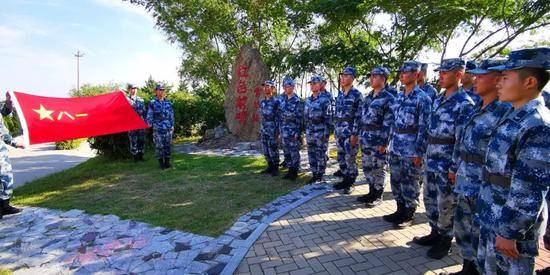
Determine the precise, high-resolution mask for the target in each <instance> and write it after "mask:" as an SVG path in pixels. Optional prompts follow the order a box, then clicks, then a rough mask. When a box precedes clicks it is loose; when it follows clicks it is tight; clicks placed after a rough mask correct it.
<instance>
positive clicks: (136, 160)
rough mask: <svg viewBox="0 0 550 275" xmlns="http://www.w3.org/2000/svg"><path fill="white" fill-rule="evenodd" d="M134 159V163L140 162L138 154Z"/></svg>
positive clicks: (133, 156)
mask: <svg viewBox="0 0 550 275" xmlns="http://www.w3.org/2000/svg"><path fill="white" fill-rule="evenodd" d="M132 158H133V159H134V162H138V161H139V157H138V154H135V155H132Z"/></svg>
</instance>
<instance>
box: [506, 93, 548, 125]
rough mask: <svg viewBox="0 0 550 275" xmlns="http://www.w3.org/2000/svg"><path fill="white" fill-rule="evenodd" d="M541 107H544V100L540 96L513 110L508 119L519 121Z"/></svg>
mask: <svg viewBox="0 0 550 275" xmlns="http://www.w3.org/2000/svg"><path fill="white" fill-rule="evenodd" d="M541 106H543V107H544V106H545V105H544V99H543V98H542V97H541V96H539V97H537V98H535V99H531V100H530V101H529V102H527V103H526V104H525V105H523V106H521V107H520V108H519V109H514V111H513V112H512V113H511V114H510V116H509V117H510V119H512V120H514V121H521V120H522V119H523V118H524V117H525V116H527V115H528V114H530V113H532V112H534V111H535V110H537V109H538V108H540V107H541Z"/></svg>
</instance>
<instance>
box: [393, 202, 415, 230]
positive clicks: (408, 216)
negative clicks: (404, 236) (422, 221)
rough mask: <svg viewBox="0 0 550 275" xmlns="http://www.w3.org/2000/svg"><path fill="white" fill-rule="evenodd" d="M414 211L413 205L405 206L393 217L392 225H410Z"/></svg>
mask: <svg viewBox="0 0 550 275" xmlns="http://www.w3.org/2000/svg"><path fill="white" fill-rule="evenodd" d="M414 212H416V208H415V207H406V208H405V210H404V211H403V212H402V214H401V215H400V216H398V217H397V218H395V221H394V223H393V226H394V227H395V228H397V229H403V228H405V227H408V226H411V225H412V223H413V221H414Z"/></svg>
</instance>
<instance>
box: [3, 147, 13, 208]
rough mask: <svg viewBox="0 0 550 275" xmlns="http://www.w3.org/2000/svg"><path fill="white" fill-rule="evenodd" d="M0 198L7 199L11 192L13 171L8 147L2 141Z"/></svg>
mask: <svg viewBox="0 0 550 275" xmlns="http://www.w3.org/2000/svg"><path fill="white" fill-rule="evenodd" d="M0 183H1V184H0V199H1V200H7V199H9V198H11V195H12V193H13V190H12V188H13V172H12V170H11V163H10V159H9V156H8V147H7V146H6V144H4V143H3V142H2V143H1V145H0Z"/></svg>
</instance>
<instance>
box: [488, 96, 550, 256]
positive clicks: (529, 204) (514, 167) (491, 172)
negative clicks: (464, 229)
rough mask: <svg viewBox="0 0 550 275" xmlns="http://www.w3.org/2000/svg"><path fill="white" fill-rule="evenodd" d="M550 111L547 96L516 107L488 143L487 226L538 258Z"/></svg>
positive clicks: (549, 167) (548, 170)
mask: <svg viewBox="0 0 550 275" xmlns="http://www.w3.org/2000/svg"><path fill="white" fill-rule="evenodd" d="M549 136H550V110H548V108H546V107H545V106H544V101H543V99H542V97H539V98H536V99H533V100H531V101H529V102H528V103H527V104H525V105H524V106H522V107H520V108H518V109H512V110H511V111H510V112H509V113H508V114H507V115H506V116H505V118H504V119H502V121H501V122H500V124H499V125H498V127H497V129H496V131H495V134H494V135H493V137H492V139H491V140H490V141H489V145H488V149H487V155H486V159H485V167H484V168H485V171H484V176H483V185H482V189H481V190H480V194H479V199H478V206H477V207H478V213H479V218H480V222H481V226H482V230H483V228H485V229H489V230H490V231H489V232H493V233H494V234H498V235H500V236H502V237H504V238H506V239H513V240H516V243H517V246H518V250H519V252H520V254H522V255H529V256H536V255H537V253H538V240H539V237H540V235H541V233H542V232H541V231H542V230H544V229H543V228H542V224H544V222H545V221H544V216H545V213H544V212H545V211H546V209H545V207H547V206H546V200H545V196H546V195H547V193H548V189H549V188H550V139H549V138H548V137H549Z"/></svg>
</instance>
